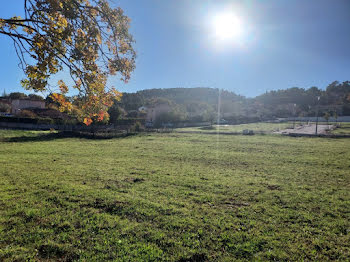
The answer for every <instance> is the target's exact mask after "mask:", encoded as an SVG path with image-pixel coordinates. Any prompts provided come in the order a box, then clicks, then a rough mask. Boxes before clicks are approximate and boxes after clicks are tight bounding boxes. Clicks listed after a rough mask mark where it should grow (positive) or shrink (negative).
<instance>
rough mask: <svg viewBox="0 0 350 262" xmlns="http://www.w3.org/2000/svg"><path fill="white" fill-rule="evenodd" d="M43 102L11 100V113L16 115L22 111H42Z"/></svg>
mask: <svg viewBox="0 0 350 262" xmlns="http://www.w3.org/2000/svg"><path fill="white" fill-rule="evenodd" d="M44 108H45V101H43V100H29V99H13V100H11V113H12V114H14V115H16V114H19V113H20V112H21V110H23V109H44Z"/></svg>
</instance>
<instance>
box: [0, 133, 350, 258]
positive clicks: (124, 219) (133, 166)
mask: <svg viewBox="0 0 350 262" xmlns="http://www.w3.org/2000/svg"><path fill="white" fill-rule="evenodd" d="M22 136H26V138H23V137H22ZM41 136H42V138H41V139H40V137H41ZM349 148H350V139H326V138H292V137H285V136H277V135H256V136H213V135H205V134H179V133H169V134H148V135H137V136H132V137H127V138H119V139H109V140H88V139H78V138H59V137H56V138H55V137H54V136H50V135H48V134H47V133H42V132H25V131H4V130H0V261H29V260H32V261H58V260H59V261H72V260H73V261H75V260H77V261H79V260H80V261H109V260H114V261H179V262H180V261H233V260H243V261H244V260H246V261H251V260H277V261H290V260H299V261H300V260H306V261H308V260H314V261H325V260H339V261H348V260H350V150H349Z"/></svg>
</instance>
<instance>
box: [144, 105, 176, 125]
mask: <svg viewBox="0 0 350 262" xmlns="http://www.w3.org/2000/svg"><path fill="white" fill-rule="evenodd" d="M169 112H171V106H170V105H169V104H168V103H160V104H156V105H154V106H152V107H148V108H147V115H146V123H153V124H154V122H155V121H156V120H157V118H158V117H159V116H160V115H161V114H163V113H169Z"/></svg>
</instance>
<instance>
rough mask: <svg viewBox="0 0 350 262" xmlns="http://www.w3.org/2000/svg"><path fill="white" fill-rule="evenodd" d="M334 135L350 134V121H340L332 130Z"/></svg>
mask: <svg viewBox="0 0 350 262" xmlns="http://www.w3.org/2000/svg"><path fill="white" fill-rule="evenodd" d="M332 134H336V135H350V123H340V126H339V127H337V128H336V129H334V130H333V131H332Z"/></svg>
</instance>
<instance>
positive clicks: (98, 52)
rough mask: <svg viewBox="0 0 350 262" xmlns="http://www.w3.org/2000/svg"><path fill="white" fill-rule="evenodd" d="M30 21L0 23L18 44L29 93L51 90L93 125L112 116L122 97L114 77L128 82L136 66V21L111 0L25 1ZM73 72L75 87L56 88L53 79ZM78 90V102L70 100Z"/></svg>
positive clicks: (60, 83) (67, 108) (59, 85)
mask: <svg viewBox="0 0 350 262" xmlns="http://www.w3.org/2000/svg"><path fill="white" fill-rule="evenodd" d="M24 13H25V17H24V18H21V17H19V16H14V17H12V18H9V19H0V34H3V35H7V36H9V37H10V38H11V39H12V40H13V43H14V47H15V50H16V53H17V55H18V58H19V61H20V67H21V68H22V69H23V70H24V72H25V74H26V79H24V80H22V85H23V87H24V88H25V89H28V90H35V91H44V90H49V91H50V92H51V93H52V98H53V99H54V100H55V101H57V102H58V103H59V104H60V110H61V111H68V112H71V113H73V114H75V115H77V116H78V117H79V119H80V120H84V123H86V124H90V123H91V122H93V121H102V120H103V119H104V118H108V113H107V109H108V107H109V106H111V105H112V104H113V100H114V99H116V100H118V99H120V97H121V93H120V92H118V91H117V90H116V89H114V88H111V87H107V78H108V76H109V75H119V77H120V78H121V80H123V81H125V82H127V81H128V80H129V78H130V73H131V72H132V71H133V69H134V67H135V56H136V54H135V51H134V49H133V43H134V40H133V38H132V36H131V35H130V33H129V30H128V29H129V23H130V19H129V18H128V17H127V16H125V15H124V13H123V10H122V9H121V8H112V7H111V6H110V5H109V3H108V1H107V0H90V1H89V0H24ZM61 70H66V71H68V72H69V75H70V77H71V78H72V79H73V82H74V83H75V84H73V85H72V86H70V87H68V86H67V84H66V83H65V82H64V81H63V80H60V81H58V83H57V86H56V89H55V90H51V87H49V85H48V83H49V79H50V77H51V76H52V75H53V74H56V73H57V72H59V71H61ZM71 89H73V90H77V93H78V95H77V96H75V99H74V100H73V102H70V101H67V100H66V99H65V96H64V95H65V94H67V93H68V92H69V91H70V90H71Z"/></svg>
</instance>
